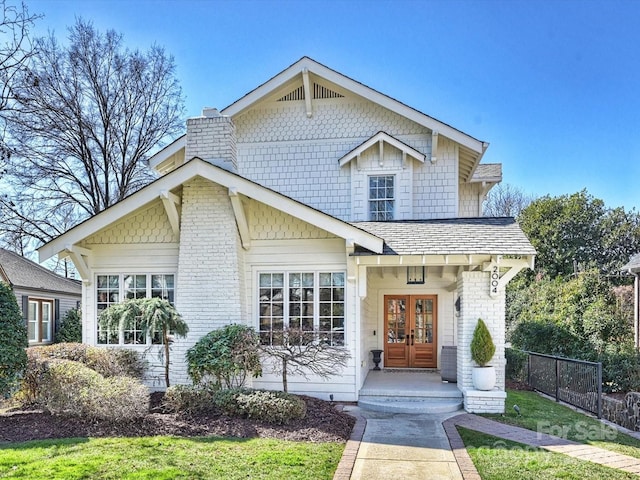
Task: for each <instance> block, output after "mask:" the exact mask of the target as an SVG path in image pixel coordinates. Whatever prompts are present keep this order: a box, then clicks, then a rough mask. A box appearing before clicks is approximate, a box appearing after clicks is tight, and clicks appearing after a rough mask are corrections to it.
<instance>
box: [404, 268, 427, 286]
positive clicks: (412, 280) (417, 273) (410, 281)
mask: <svg viewBox="0 0 640 480" xmlns="http://www.w3.org/2000/svg"><path fill="white" fill-rule="evenodd" d="M423 283H424V266H420V267H407V285H420V284H423Z"/></svg>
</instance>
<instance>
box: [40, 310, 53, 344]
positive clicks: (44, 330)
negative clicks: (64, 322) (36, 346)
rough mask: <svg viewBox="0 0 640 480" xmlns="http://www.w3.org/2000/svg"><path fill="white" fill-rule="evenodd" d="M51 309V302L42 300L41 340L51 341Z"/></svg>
mask: <svg viewBox="0 0 640 480" xmlns="http://www.w3.org/2000/svg"><path fill="white" fill-rule="evenodd" d="M52 312H53V309H52V307H51V302H42V323H41V330H40V335H41V337H40V338H41V340H42V341H43V342H49V341H51V317H52Z"/></svg>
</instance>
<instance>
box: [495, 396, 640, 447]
mask: <svg viewBox="0 0 640 480" xmlns="http://www.w3.org/2000/svg"><path fill="white" fill-rule="evenodd" d="M514 405H518V406H519V407H520V412H521V415H520V416H518V415H517V414H516V412H515V411H514V409H513V406H514ZM483 416H485V417H488V418H491V419H493V420H497V421H498V422H502V423H507V424H509V425H516V426H519V427H523V428H527V429H529V430H533V431H536V432H541V433H549V434H551V435H556V436H559V437H563V438H567V439H569V440H574V441H576V442H581V443H587V444H589V445H593V446H595V447H599V448H604V449H606V450H611V451H614V452H617V453H621V454H624V455H629V456H631V457H635V458H640V440H637V439H636V438H633V437H631V436H629V435H625V434H623V433H620V432H619V431H618V430H617V429H615V428H613V427H609V426H607V425H604V424H603V423H602V422H600V421H599V420H598V419H596V418H593V417H590V416H588V415H584V414H582V413H578V412H576V411H574V410H572V409H571V408H569V407H566V406H564V405H561V404H559V403H556V402H554V401H553V400H549V399H547V398H544V397H542V396H540V395H538V394H537V393H535V392H527V391H519V390H507V402H506V406H505V414H504V415H498V414H485V415H483Z"/></svg>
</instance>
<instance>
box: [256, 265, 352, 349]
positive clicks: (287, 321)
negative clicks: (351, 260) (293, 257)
mask: <svg viewBox="0 0 640 480" xmlns="http://www.w3.org/2000/svg"><path fill="white" fill-rule="evenodd" d="M304 273H307V274H313V291H314V293H313V332H314V333H315V334H318V335H319V336H320V338H319V339H320V340H323V337H322V334H323V333H325V332H327V331H326V330H323V331H320V321H321V318H320V313H321V312H320V304H321V303H324V304H331V305H334V303H341V305H342V317H341V318H342V331H341V332H339V331H336V332H335V334H340V333H341V334H342V342H341V343H334V337H333V333H332V330H333V328H332V329H331V330H329V333H330V335H329V336H328V337H324V341H327V342H328V343H329V344H331V345H334V346H339V347H346V345H347V341H348V338H347V331H346V330H347V328H346V326H347V318H348V317H347V272H346V271H345V270H343V269H340V268H325V267H319V268H317V267H316V268H308V267H305V266H299V267H292V268H269V269H260V270H257V271H256V295H255V298H256V304H255V305H256V312H255V325H256V331H257V332H258V333H259V334H261V339H264V334H265V333H266V332H267V331H266V330H261V319H262V318H266V317H262V316H261V301H260V297H261V295H260V293H261V292H260V289H261V284H260V277H261V275H263V274H265V275H274V274H276V275H277V274H282V275H283V286H282V290H283V296H282V303H283V306H282V309H283V314H282V318H283V327H288V326H290V325H291V305H292V302H291V299H290V288H292V287H291V286H290V283H289V281H290V278H291V275H295V274H304ZM321 274H331V275H332V280H331V283H332V284H333V275H336V274H339V275H342V286H341V287H339V286H335V288H342V289H343V291H342V302H334V301H333V298H332V299H331V301H329V302H327V301H324V302H321V301H320V289H321V288H332V289H333V288H334V286H333V285H330V286H328V287H327V286H324V287H323V286H321V285H320V275H321ZM332 294H333V292H332ZM331 310H332V315H331V316H330V317H326V316H323V320H325V321H326V318H329V319H330V320H329V321H330V322H331V323H333V321H334V318H340V316H339V315H333V307H331ZM334 328H336V327H334ZM273 331H274V330H273V329H270V330H269V331H268V332H270V334H272V332H273ZM303 331H304V330H303ZM336 338H338V337H336ZM261 341H264V340H261ZM272 342H273V337H272V336H270V338H269V342H268V343H266V342H265V343H264V344H268V345H277V343H272Z"/></svg>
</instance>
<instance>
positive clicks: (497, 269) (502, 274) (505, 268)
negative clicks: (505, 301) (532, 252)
mask: <svg viewBox="0 0 640 480" xmlns="http://www.w3.org/2000/svg"><path fill="white" fill-rule="evenodd" d="M533 262H534V257H533V256H529V255H528V256H525V257H522V258H502V255H497V256H495V257H493V258H492V260H491V261H490V262H485V263H484V264H483V265H482V271H484V272H490V273H491V275H490V277H489V295H490V296H491V297H495V296H497V295H498V292H499V291H500V289H502V288H505V287H506V286H507V283H509V282H510V281H511V280H512V279H513V277H515V276H516V275H517V274H518V273H519V272H520V271H521V270H523V269H525V268H531V269H533Z"/></svg>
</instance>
